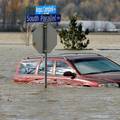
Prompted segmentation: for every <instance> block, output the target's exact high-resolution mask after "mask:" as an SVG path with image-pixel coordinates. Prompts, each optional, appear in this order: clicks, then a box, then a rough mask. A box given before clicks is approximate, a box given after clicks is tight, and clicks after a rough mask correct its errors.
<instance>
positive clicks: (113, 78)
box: [84, 72, 120, 83]
mask: <svg viewBox="0 0 120 120" xmlns="http://www.w3.org/2000/svg"><path fill="white" fill-rule="evenodd" d="M84 77H85V78H86V79H87V80H90V81H96V82H99V83H106V82H116V83H120V72H108V73H100V74H89V75H85V76H84Z"/></svg>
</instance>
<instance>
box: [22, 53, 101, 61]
mask: <svg viewBox="0 0 120 120" xmlns="http://www.w3.org/2000/svg"><path fill="white" fill-rule="evenodd" d="M42 58H44V55H41V56H38V57H27V58H25V59H24V60H37V59H42ZM48 58H55V59H57V58H62V59H68V60H75V59H87V58H103V56H102V55H100V54H96V53H61V54H48Z"/></svg>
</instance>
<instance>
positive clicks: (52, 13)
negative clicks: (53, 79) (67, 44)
mask: <svg viewBox="0 0 120 120" xmlns="http://www.w3.org/2000/svg"><path fill="white" fill-rule="evenodd" d="M35 13H36V14H35V15H27V16H26V22H27V23H34V22H42V23H43V27H42V34H41V33H40V34H39V31H41V28H40V29H38V30H36V31H35V32H34V33H33V40H34V37H35V38H36V39H37V40H38V39H39V37H41V36H42V48H40V49H39V46H38V45H39V44H38V45H37V42H35V41H34V42H35V43H33V44H34V47H35V48H36V49H37V50H38V52H40V53H44V54H45V88H47V52H50V51H51V48H53V45H54V44H53V45H51V44H50V45H51V47H50V49H49V51H48V41H47V36H48V32H47V30H49V29H50V31H53V33H55V35H56V36H57V34H56V32H54V30H53V29H51V27H49V26H48V25H47V24H48V23H49V22H60V20H61V15H60V14H57V7H56V6H55V5H43V6H37V7H36V11H35ZM36 34H39V35H36ZM50 36H51V35H50ZM50 38H51V37H50ZM54 38H55V37H54ZM53 40H54V39H53ZM39 42H40V41H39ZM56 42H57V37H56ZM56 42H55V43H56Z"/></svg>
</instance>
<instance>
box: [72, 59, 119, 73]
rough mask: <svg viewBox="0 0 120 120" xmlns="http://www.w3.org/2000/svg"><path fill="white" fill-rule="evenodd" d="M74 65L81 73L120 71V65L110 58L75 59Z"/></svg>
mask: <svg viewBox="0 0 120 120" xmlns="http://www.w3.org/2000/svg"><path fill="white" fill-rule="evenodd" d="M74 65H75V66H76V68H77V69H78V71H80V73H81V74H95V73H103V72H112V71H120V66H119V65H117V64H115V63H113V62H112V61H110V60H108V59H88V60H77V61H74Z"/></svg>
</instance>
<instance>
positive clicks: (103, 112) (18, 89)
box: [0, 45, 120, 120]
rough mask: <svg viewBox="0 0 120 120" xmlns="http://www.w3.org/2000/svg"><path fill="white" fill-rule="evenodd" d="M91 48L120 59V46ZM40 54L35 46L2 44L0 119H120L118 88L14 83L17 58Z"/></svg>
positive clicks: (116, 59)
mask: <svg viewBox="0 0 120 120" xmlns="http://www.w3.org/2000/svg"><path fill="white" fill-rule="evenodd" d="M55 52H65V51H55ZM66 52H69V51H66ZM74 52H76V51H74ZM77 52H78V51H77ZM89 52H96V53H101V54H102V55H105V56H107V57H109V58H111V59H112V60H114V61H116V62H118V63H120V57H119V56H120V50H101V51H100V50H99V51H98V50H96V51H89ZM38 55H39V54H38V53H37V52H36V51H35V50H34V49H33V48H32V47H26V46H20V45H19V46H14V45H13V46H7V45H5V46H0V59H1V60H0V120H120V89H119V88H112V87H111V88H85V87H69V86H61V87H52V86H48V88H47V89H45V88H44V86H43V85H31V84H16V83H14V82H13V81H12V75H13V74H14V72H15V65H16V63H17V61H19V60H20V59H21V58H23V57H26V56H38Z"/></svg>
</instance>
